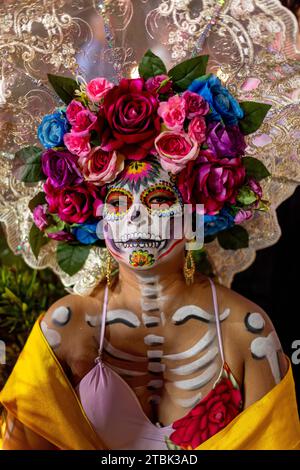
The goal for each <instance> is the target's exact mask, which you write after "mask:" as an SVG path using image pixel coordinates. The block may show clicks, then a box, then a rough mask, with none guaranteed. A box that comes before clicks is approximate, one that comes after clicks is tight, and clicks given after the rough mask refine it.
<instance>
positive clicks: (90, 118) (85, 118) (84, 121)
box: [72, 109, 97, 136]
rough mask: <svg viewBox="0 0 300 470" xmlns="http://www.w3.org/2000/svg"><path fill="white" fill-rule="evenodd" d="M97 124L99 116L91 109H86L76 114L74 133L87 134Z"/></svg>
mask: <svg viewBox="0 0 300 470" xmlns="http://www.w3.org/2000/svg"><path fill="white" fill-rule="evenodd" d="M96 125H97V116H96V115H95V114H93V113H92V112H91V111H90V110H89V109H84V110H83V111H79V113H77V114H76V118H75V122H74V124H73V126H72V134H75V133H76V135H78V136H79V135H81V136H87V135H89V132H90V131H91V130H92V129H95V128H96Z"/></svg>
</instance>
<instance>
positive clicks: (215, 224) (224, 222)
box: [204, 208, 234, 237]
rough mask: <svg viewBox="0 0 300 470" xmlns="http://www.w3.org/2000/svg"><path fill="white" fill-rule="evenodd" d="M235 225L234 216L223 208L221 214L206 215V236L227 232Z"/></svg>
mask: <svg viewBox="0 0 300 470" xmlns="http://www.w3.org/2000/svg"><path fill="white" fill-rule="evenodd" d="M233 225H234V216H233V215H231V214H230V212H229V211H228V210H227V209H225V208H223V209H222V210H221V211H220V213H219V214H216V215H204V236H205V237H206V236H207V235H216V234H217V233H218V232H222V230H227V229H228V228H231V227H232V226H233Z"/></svg>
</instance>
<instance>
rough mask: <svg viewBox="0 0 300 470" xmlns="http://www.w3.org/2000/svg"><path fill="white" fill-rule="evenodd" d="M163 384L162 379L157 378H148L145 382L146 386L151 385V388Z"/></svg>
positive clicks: (160, 386) (159, 386)
mask: <svg viewBox="0 0 300 470" xmlns="http://www.w3.org/2000/svg"><path fill="white" fill-rule="evenodd" d="M163 386H164V381H163V380H160V379H157V380H150V381H149V382H148V383H147V387H152V388H162V387H163Z"/></svg>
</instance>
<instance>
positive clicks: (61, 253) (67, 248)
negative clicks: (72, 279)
mask: <svg viewBox="0 0 300 470" xmlns="http://www.w3.org/2000/svg"><path fill="white" fill-rule="evenodd" d="M89 252H90V246H89V245H78V244H74V245H73V244H71V243H58V245H57V249H56V257H57V262H58V264H59V266H60V267H61V269H62V270H63V271H64V272H65V273H67V274H69V275H70V276H73V275H74V274H76V273H77V272H78V271H79V270H80V269H81V268H82V266H83V265H84V263H85V261H86V259H87V257H88V255H89Z"/></svg>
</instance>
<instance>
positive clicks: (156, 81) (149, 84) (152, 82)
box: [145, 74, 172, 95]
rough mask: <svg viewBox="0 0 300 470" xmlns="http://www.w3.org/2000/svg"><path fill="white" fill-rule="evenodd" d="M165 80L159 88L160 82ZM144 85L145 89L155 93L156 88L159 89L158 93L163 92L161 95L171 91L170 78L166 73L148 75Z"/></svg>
mask: <svg viewBox="0 0 300 470" xmlns="http://www.w3.org/2000/svg"><path fill="white" fill-rule="evenodd" d="M165 80H167V82H166V83H165V84H164V85H162V87H161V88H159V87H160V86H161V84H162V82H164V81H165ZM145 85H146V88H147V90H148V91H150V92H151V93H156V92H157V90H158V89H159V91H158V93H160V94H163V95H166V94H168V93H170V92H172V80H170V78H169V77H168V75H164V74H162V75H156V76H155V77H150V78H148V80H147V81H146V84H145Z"/></svg>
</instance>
